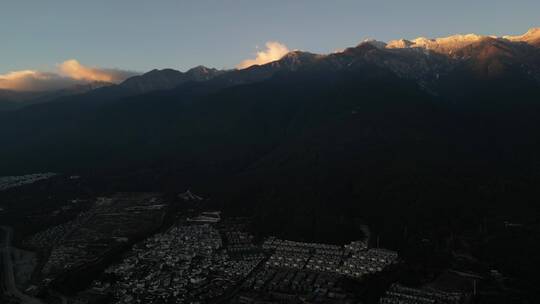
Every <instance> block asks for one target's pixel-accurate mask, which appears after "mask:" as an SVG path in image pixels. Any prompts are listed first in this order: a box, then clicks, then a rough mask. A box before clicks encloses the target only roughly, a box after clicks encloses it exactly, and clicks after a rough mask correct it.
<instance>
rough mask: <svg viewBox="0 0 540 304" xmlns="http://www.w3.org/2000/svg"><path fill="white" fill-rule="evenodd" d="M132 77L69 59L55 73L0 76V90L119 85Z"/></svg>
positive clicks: (36, 72) (117, 71)
mask: <svg viewBox="0 0 540 304" xmlns="http://www.w3.org/2000/svg"><path fill="white" fill-rule="evenodd" d="M134 75H136V73H133V72H129V71H122V70H115V69H100V68H93V67H87V66H84V65H82V64H80V63H79V62H78V61H77V60H74V59H71V60H67V61H64V62H63V63H61V64H59V65H58V71H57V72H41V71H35V70H23V71H14V72H9V73H6V74H3V75H2V74H0V89H4V90H13V91H50V90H58V89H64V88H68V87H70V86H73V85H76V84H83V83H89V82H93V81H103V82H112V83H119V82H122V81H124V80H125V79H126V78H129V77H131V76H134Z"/></svg>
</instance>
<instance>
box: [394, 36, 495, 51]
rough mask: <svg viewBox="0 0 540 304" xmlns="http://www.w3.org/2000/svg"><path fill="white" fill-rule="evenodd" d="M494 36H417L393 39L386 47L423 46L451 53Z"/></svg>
mask: <svg viewBox="0 0 540 304" xmlns="http://www.w3.org/2000/svg"><path fill="white" fill-rule="evenodd" d="M489 38H494V37H492V36H481V35H476V34H467V35H453V36H449V37H443V38H435V39H430V38H425V37H419V38H416V39H414V40H412V41H409V40H404V39H401V40H393V41H390V42H389V43H388V45H387V46H386V47H387V48H394V49H395V48H415V47H416V48H423V49H427V50H432V51H435V52H439V53H451V52H453V51H455V50H457V49H460V48H463V47H466V46H468V45H471V44H473V43H476V42H479V41H482V40H484V39H489Z"/></svg>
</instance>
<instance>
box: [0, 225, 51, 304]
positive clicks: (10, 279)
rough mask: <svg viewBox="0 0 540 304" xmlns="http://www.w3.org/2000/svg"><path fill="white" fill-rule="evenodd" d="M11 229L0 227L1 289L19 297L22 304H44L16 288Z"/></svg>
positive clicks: (5, 292)
mask: <svg viewBox="0 0 540 304" xmlns="http://www.w3.org/2000/svg"><path fill="white" fill-rule="evenodd" d="M12 235H13V230H12V229H11V228H9V227H0V263H1V264H2V265H0V266H1V269H2V272H1V274H0V276H1V277H0V282H1V284H0V285H1V286H2V291H3V292H4V294H6V295H10V296H12V297H15V298H17V299H19V301H20V302H21V303H23V304H44V303H43V302H42V301H40V300H39V299H36V298H34V297H31V296H29V295H26V294H24V293H22V292H20V291H19V289H17V285H16V284H15V274H14V271H13V260H12V255H11V249H12V247H11V239H12Z"/></svg>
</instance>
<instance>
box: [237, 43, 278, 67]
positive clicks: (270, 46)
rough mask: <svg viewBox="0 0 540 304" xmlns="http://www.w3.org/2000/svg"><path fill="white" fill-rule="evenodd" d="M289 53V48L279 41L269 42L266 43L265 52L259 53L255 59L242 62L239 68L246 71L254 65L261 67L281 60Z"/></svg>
mask: <svg viewBox="0 0 540 304" xmlns="http://www.w3.org/2000/svg"><path fill="white" fill-rule="evenodd" d="M287 53H289V48H287V46H286V45H284V44H282V43H279V42H277V41H269V42H267V43H266V49H265V50H263V51H259V52H257V56H256V57H255V59H246V60H244V61H242V62H241V63H240V64H239V65H238V66H237V68H238V69H245V68H248V67H250V66H252V65H261V64H265V63H269V62H272V61H276V60H279V59H281V57H283V56H285V55H286V54H287Z"/></svg>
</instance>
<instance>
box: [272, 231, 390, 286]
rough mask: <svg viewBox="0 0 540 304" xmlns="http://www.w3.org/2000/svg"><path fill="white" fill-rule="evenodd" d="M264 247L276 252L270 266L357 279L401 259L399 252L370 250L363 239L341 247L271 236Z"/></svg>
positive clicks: (381, 269)
mask: <svg viewBox="0 0 540 304" xmlns="http://www.w3.org/2000/svg"><path fill="white" fill-rule="evenodd" d="M263 249H266V250H272V251H273V254H272V255H271V256H270V258H269V259H268V261H267V262H266V266H267V267H275V268H291V269H299V270H300V269H308V270H312V271H321V272H328V273H335V274H340V275H345V276H349V277H353V278H357V279H359V278H361V277H362V276H364V275H366V274H370V273H375V272H380V271H383V270H384V269H385V268H386V267H387V266H390V265H392V264H394V263H396V262H397V260H398V255H397V253H396V252H394V251H390V250H386V249H376V248H372V249H368V247H367V245H366V244H365V243H364V242H362V241H354V242H351V243H350V244H347V245H345V246H343V247H341V246H337V245H330V244H319V243H302V242H295V241H288V240H280V239H276V238H274V237H271V238H268V239H267V240H266V241H265V242H264V244H263Z"/></svg>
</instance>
